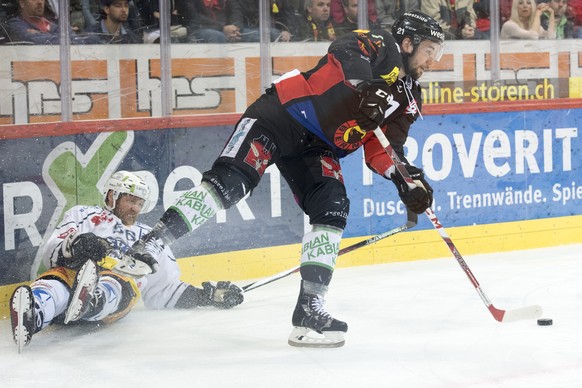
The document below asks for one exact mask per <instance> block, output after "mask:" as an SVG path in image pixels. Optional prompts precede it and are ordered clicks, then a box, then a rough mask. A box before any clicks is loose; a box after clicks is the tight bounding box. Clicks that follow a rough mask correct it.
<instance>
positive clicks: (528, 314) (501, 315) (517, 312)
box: [374, 127, 542, 322]
mask: <svg viewBox="0 0 582 388" xmlns="http://www.w3.org/2000/svg"><path fill="white" fill-rule="evenodd" d="M374 134H375V135H376V137H377V138H378V140H379V141H380V144H382V147H384V150H385V151H386V153H387V154H388V157H389V158H390V159H391V160H392V163H393V164H394V166H395V167H396V169H397V170H398V173H400V175H401V176H402V178H403V179H404V181H405V182H406V184H407V185H408V187H410V188H415V187H417V186H416V183H414V180H413V179H412V178H411V177H410V175H409V174H408V171H407V170H406V167H405V166H404V164H403V163H402V161H401V160H400V158H399V157H398V155H397V154H396V152H395V151H394V150H393V149H392V147H391V146H390V142H389V141H388V139H387V138H386V135H384V132H382V130H381V129H380V127H378V128H376V129H375V130H374ZM425 214H426V216H427V217H428V219H429V220H430V222H431V223H432V226H433V227H434V228H435V229H436V230H437V232H438V233H439V235H440V236H441V238H442V239H443V241H444V242H445V244H447V247H449V250H450V251H451V253H452V254H453V256H455V259H457V262H458V263H459V265H460V266H461V268H462V269H463V271H465V274H466V275H467V277H468V278H469V280H470V281H471V283H472V284H473V286H474V287H475V290H476V291H477V293H478V294H479V296H480V297H481V300H482V301H483V303H485V306H487V309H489V312H491V314H492V315H493V318H495V319H496V320H497V321H498V322H511V321H517V320H522V319H535V318H539V317H540V316H541V315H542V308H541V307H540V306H538V305H532V306H527V307H522V308H518V309H512V310H501V309H498V308H496V307H495V306H493V304H492V303H491V300H489V298H488V297H487V295H485V292H484V291H483V290H482V289H481V285H480V284H479V282H478V281H477V278H476V277H475V275H473V272H471V269H469V266H468V265H467V263H466V262H465V260H464V259H463V256H461V254H460V253H459V251H458V250H457V247H456V246H455V244H454V243H453V240H451V238H450V237H449V235H448V234H447V232H446V230H445V228H444V227H443V226H442V224H441V223H440V221H439V219H438V218H437V216H436V214H435V213H434V211H433V210H432V209H431V208H428V209H426V212H425Z"/></svg>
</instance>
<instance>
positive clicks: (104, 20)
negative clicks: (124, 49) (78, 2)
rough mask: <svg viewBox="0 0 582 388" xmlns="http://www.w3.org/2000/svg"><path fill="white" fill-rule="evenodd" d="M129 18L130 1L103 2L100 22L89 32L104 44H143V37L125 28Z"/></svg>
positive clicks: (114, 0)
mask: <svg viewBox="0 0 582 388" xmlns="http://www.w3.org/2000/svg"><path fill="white" fill-rule="evenodd" d="M128 17H129V1H128V0H101V18H100V21H99V23H97V24H95V25H93V26H91V27H89V29H88V30H87V32H88V33H90V34H94V35H95V36H96V37H97V38H98V39H99V40H100V43H103V44H111V43H114V44H136V43H143V40H142V38H141V36H139V35H137V34H136V33H134V32H133V31H131V30H130V29H129V28H127V27H126V26H125V24H126V23H127V19H128Z"/></svg>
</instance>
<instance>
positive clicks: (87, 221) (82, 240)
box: [10, 171, 243, 352]
mask: <svg viewBox="0 0 582 388" xmlns="http://www.w3.org/2000/svg"><path fill="white" fill-rule="evenodd" d="M149 191H150V190H149V188H148V186H147V185H146V183H145V182H144V181H143V180H142V179H141V178H139V177H137V176H136V175H135V174H132V173H130V172H126V171H118V172H117V173H115V174H113V175H112V176H111V178H110V179H109V180H108V181H107V183H106V185H105V190H104V203H105V208H101V207H98V206H75V207H73V208H71V209H70V210H69V211H67V212H66V213H65V215H64V218H63V221H62V222H61V224H60V225H59V226H58V227H57V228H56V229H55V231H54V232H53V234H52V235H51V237H50V238H49V240H48V241H47V243H46V245H45V247H44V256H43V261H44V264H45V266H46V267H47V268H49V270H48V271H46V272H45V273H43V274H42V275H41V276H40V277H39V278H38V279H37V280H35V281H34V282H33V283H32V284H31V285H30V286H20V287H18V288H17V289H16V290H15V291H14V293H13V295H12V299H11V303H10V317H11V323H12V333H13V337H14V341H15V342H16V344H17V347H18V351H19V352H20V351H21V350H22V348H23V347H24V346H25V345H27V344H28V343H29V342H30V340H31V338H32V335H33V334H35V333H37V332H39V331H40V330H42V329H44V328H45V327H47V326H48V325H50V324H52V323H55V322H62V323H65V324H67V323H70V322H75V321H79V320H82V321H94V322H104V323H111V322H114V321H116V320H119V319H121V318H122V317H124V316H125V315H126V314H127V313H129V311H130V310H131V308H132V307H133V306H134V305H135V304H136V303H137V301H138V300H139V298H140V295H141V297H142V299H143V301H144V304H145V306H146V307H148V308H195V307H199V306H214V307H217V308H223V309H228V308H232V307H234V306H236V305H238V304H240V303H242V301H243V294H242V290H241V289H240V288H239V287H237V286H236V285H234V284H232V283H230V282H228V281H221V282H217V283H213V282H204V283H202V288H198V287H194V286H192V285H190V284H187V283H184V282H182V281H180V279H179V278H180V270H179V268H178V265H177V263H176V259H175V258H174V255H173V254H172V251H171V250H170V248H169V247H164V246H158V247H156V248H155V249H154V250H155V251H157V252H158V254H157V255H155V257H154V260H151V257H150V256H148V255H146V256H145V257H141V256H140V255H134V256H133V257H131V254H132V252H131V246H132V245H133V244H134V243H135V242H136V241H137V240H138V239H139V238H140V237H141V236H143V235H145V234H147V233H148V232H149V231H150V229H151V228H150V227H148V226H147V225H144V224H142V223H139V222H137V217H138V215H139V213H140V212H141V210H142V208H144V205H145V204H146V201H147V200H148V198H149ZM136 259H137V260H136ZM140 259H141V260H145V262H144V261H140Z"/></svg>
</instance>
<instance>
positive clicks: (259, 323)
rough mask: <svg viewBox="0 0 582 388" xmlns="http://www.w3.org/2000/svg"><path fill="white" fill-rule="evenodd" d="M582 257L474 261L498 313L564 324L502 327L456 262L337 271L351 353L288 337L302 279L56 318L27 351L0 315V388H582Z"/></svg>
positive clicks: (504, 256) (531, 255)
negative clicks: (206, 300)
mask: <svg viewBox="0 0 582 388" xmlns="http://www.w3.org/2000/svg"><path fill="white" fill-rule="evenodd" d="M580 252H582V245H569V246H562V247H555V248H547V249H537V250H529V251H519V252H511V253H496V254H490V255H479V256H466V257H465V259H466V261H467V263H468V264H469V266H470V268H471V270H472V272H473V273H474V274H475V276H476V277H477V279H478V280H479V282H480V283H481V286H482V288H483V290H484V292H485V293H486V294H487V296H488V297H489V298H490V299H491V300H492V302H493V304H494V305H495V306H496V307H498V308H502V309H513V308H518V307H523V306H527V305H532V304H540V305H541V306H542V307H543V308H544V314H543V317H546V318H553V320H554V325H553V326H547V327H542V326H537V324H536V322H535V320H531V321H520V322H512V323H498V322H496V321H495V320H494V319H493V317H492V316H491V315H490V313H489V311H488V310H487V309H486V307H485V305H484V304H483V302H482V301H481V299H480V298H479V296H478V295H477V293H476V292H475V289H474V288H473V286H472V284H471V283H470V282H469V280H468V279H467V278H466V275H465V274H464V272H463V271H462V270H461V268H460V267H459V266H458V264H457V263H456V261H455V260H454V258H452V257H451V258H445V259H436V260H428V261H416V262H408V263H395V264H386V265H376V266H366V267H355V268H346V269H338V270H337V271H336V273H335V275H334V280H333V282H332V285H331V287H330V293H329V294H328V302H327V305H326V306H327V310H328V311H329V312H331V313H332V314H333V315H334V316H336V317H337V318H340V319H343V320H345V321H347V322H348V324H349V331H348V333H347V336H346V345H345V346H344V347H342V348H337V349H305V348H295V347H291V346H288V345H287V336H288V335H289V333H290V331H291V326H290V325H291V324H290V320H291V312H292V309H293V306H294V304H295V300H296V294H297V289H298V282H299V280H298V279H299V278H298V275H293V276H290V277H288V278H286V279H282V280H280V281H277V282H274V283H271V284H269V285H266V286H264V287H261V288H258V289H256V290H253V291H250V292H249V293H248V294H247V295H246V300H245V303H243V304H242V305H241V306H239V307H237V308H235V309H233V310H227V311H222V310H214V309H199V310H193V311H174V310H172V311H153V310H146V309H145V308H144V307H143V306H141V305H138V307H137V308H135V309H134V311H133V312H132V313H131V314H129V315H128V316H127V317H126V318H124V319H123V320H121V321H119V322H117V323H115V324H113V325H111V326H108V327H101V328H99V329H97V330H95V329H93V330H89V328H88V327H56V326H52V327H50V328H48V329H47V330H44V331H43V332H41V333H39V334H37V335H35V336H34V337H33V339H32V342H31V344H30V345H29V346H28V347H27V348H25V349H24V351H23V353H22V354H20V355H19V354H17V352H16V347H15V346H14V344H13V342H12V339H11V337H10V334H9V323H8V321H7V320H4V321H1V322H0V332H1V333H2V335H1V336H0V386H2V387H9V388H13V387H14V388H17V387H27V388H30V387H104V386H105V387H122V386H123V387H162V386H163V387H277V388H280V387H310V386H312V387H397V388H400V387H404V388H407V387H411V388H424V387H430V388H437V387H438V388H455V387H471V388H473V387H476V388H489V387H496V388H522V387H523V388H532V387H544V388H548V387H553V388H558V387H560V388H562V387H564V388H576V387H582V335H581V329H582V253H580ZM353 254H354V255H357V254H358V253H356V252H354V253H353ZM247 283H248V282H246V281H241V282H240V285H244V284H247Z"/></svg>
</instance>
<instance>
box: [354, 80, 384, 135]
mask: <svg viewBox="0 0 582 388" xmlns="http://www.w3.org/2000/svg"><path fill="white" fill-rule="evenodd" d="M356 91H357V92H358V94H359V96H360V106H359V111H358V112H357V113H356V117H355V119H356V121H357V122H358V125H359V126H360V128H362V129H363V130H364V131H373V130H374V129H376V127H378V126H380V125H381V124H382V121H384V112H386V109H387V108H388V106H389V105H390V102H391V101H392V94H391V93H390V87H389V86H388V84H387V83H386V82H385V81H383V80H382V81H378V80H376V81H363V82H360V84H358V86H357V87H356Z"/></svg>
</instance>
